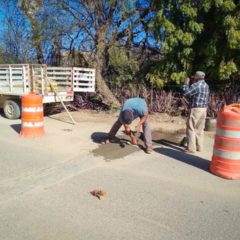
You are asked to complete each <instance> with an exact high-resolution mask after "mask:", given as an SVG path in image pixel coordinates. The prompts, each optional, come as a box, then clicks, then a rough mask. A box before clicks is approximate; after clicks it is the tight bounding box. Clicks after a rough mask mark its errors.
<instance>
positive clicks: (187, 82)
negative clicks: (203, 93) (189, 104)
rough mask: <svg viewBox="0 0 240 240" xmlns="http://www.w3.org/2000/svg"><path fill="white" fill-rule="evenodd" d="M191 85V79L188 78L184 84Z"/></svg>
mask: <svg viewBox="0 0 240 240" xmlns="http://www.w3.org/2000/svg"><path fill="white" fill-rule="evenodd" d="M189 83H190V78H189V77H188V78H186V79H185V81H184V84H185V85H188V84H189Z"/></svg>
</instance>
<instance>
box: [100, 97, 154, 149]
mask: <svg viewBox="0 0 240 240" xmlns="http://www.w3.org/2000/svg"><path fill="white" fill-rule="evenodd" d="M136 118H139V122H138V124H137V125H136V127H135V130H136V131H137V132H140V131H141V128H142V129H143V134H144V143H145V147H146V149H145V150H146V153H151V152H152V133H151V128H150V124H149V121H148V107H147V103H146V101H145V100H144V99H142V98H130V99H127V100H126V101H125V102H124V104H123V106H122V108H121V111H120V115H119V118H118V120H117V121H116V122H115V123H114V124H113V126H112V128H111V130H110V132H109V133H108V135H107V138H106V139H105V140H104V142H107V141H111V139H112V138H113V137H114V136H115V135H116V134H117V132H118V130H119V129H120V127H121V126H122V125H123V126H124V128H125V131H126V133H127V134H128V135H129V136H130V138H131V143H132V144H137V140H136V138H135V137H134V135H133V133H132V131H131V128H130V124H131V123H132V121H133V120H135V119H136Z"/></svg>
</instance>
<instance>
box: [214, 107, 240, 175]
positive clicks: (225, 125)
mask: <svg viewBox="0 0 240 240" xmlns="http://www.w3.org/2000/svg"><path fill="white" fill-rule="evenodd" d="M210 171H211V172H212V173H214V174H215V175H217V176H220V177H223V178H226V179H240V104H232V105H229V106H225V107H224V109H223V110H222V111H221V112H219V113H218V118H217V129H216V136H215V143H214V150H213V157H212V161H211V164H210Z"/></svg>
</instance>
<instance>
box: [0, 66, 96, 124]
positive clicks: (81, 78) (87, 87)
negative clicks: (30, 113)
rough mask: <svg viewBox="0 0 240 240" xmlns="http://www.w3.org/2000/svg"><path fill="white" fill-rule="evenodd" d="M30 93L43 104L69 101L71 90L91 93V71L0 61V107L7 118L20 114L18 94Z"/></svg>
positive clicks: (71, 97)
mask: <svg viewBox="0 0 240 240" xmlns="http://www.w3.org/2000/svg"><path fill="white" fill-rule="evenodd" d="M30 92H34V93H36V94H40V95H42V96H43V103H56V102H60V101H68V102H69V101H73V99H74V92H95V70H94V69H92V68H79V67H49V66H47V65H45V64H10V65H6V64H0V107H1V108H3V111H4V114H5V116H6V117H7V118H9V119H17V118H19V117H20V115H21V97H22V96H24V95H26V94H28V93H30Z"/></svg>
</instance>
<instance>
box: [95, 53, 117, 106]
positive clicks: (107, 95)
mask: <svg viewBox="0 0 240 240" xmlns="http://www.w3.org/2000/svg"><path fill="white" fill-rule="evenodd" d="M95 62H96V65H95V68H96V83H97V90H98V91H99V93H100V94H101V95H102V96H103V97H104V101H105V102H106V103H107V104H109V105H111V107H112V108H120V103H119V101H118V100H117V99H116V97H115V96H114V95H113V93H112V92H111V90H110V89H109V87H108V86H107V84H106V83H105V81H104V79H103V77H102V71H101V69H102V68H101V60H100V59H99V56H96V57H95Z"/></svg>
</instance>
